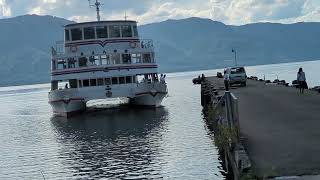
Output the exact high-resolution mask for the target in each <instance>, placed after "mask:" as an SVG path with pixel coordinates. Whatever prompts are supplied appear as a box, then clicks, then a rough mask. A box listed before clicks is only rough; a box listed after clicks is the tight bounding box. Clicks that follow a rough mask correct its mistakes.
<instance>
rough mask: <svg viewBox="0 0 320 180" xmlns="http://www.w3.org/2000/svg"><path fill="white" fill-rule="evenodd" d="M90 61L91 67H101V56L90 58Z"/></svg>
mask: <svg viewBox="0 0 320 180" xmlns="http://www.w3.org/2000/svg"><path fill="white" fill-rule="evenodd" d="M89 61H90V65H91V66H96V65H100V59H99V56H90V57H89Z"/></svg>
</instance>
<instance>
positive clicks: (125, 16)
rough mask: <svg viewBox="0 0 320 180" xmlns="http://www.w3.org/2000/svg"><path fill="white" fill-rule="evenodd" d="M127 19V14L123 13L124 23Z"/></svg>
mask: <svg viewBox="0 0 320 180" xmlns="http://www.w3.org/2000/svg"><path fill="white" fill-rule="evenodd" d="M127 18H128V16H127V12H124V20H125V21H126V20H127Z"/></svg>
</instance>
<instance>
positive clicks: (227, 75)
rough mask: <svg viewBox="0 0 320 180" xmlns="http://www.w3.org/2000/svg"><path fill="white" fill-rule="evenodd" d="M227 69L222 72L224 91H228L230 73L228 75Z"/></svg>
mask: <svg viewBox="0 0 320 180" xmlns="http://www.w3.org/2000/svg"><path fill="white" fill-rule="evenodd" d="M228 71H229V70H227V71H225V73H224V86H225V89H226V91H229V81H230V75H229V72H228Z"/></svg>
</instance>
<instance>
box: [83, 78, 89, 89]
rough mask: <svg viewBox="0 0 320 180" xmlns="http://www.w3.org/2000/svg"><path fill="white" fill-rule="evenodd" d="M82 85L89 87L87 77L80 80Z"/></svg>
mask: <svg viewBox="0 0 320 180" xmlns="http://www.w3.org/2000/svg"><path fill="white" fill-rule="evenodd" d="M82 83H83V87H89V79H85V80H83V81H82Z"/></svg>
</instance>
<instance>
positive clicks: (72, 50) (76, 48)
mask: <svg viewBox="0 0 320 180" xmlns="http://www.w3.org/2000/svg"><path fill="white" fill-rule="evenodd" d="M70 51H71V52H73V53H75V52H77V51H78V47H77V46H71V47H70Z"/></svg>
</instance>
